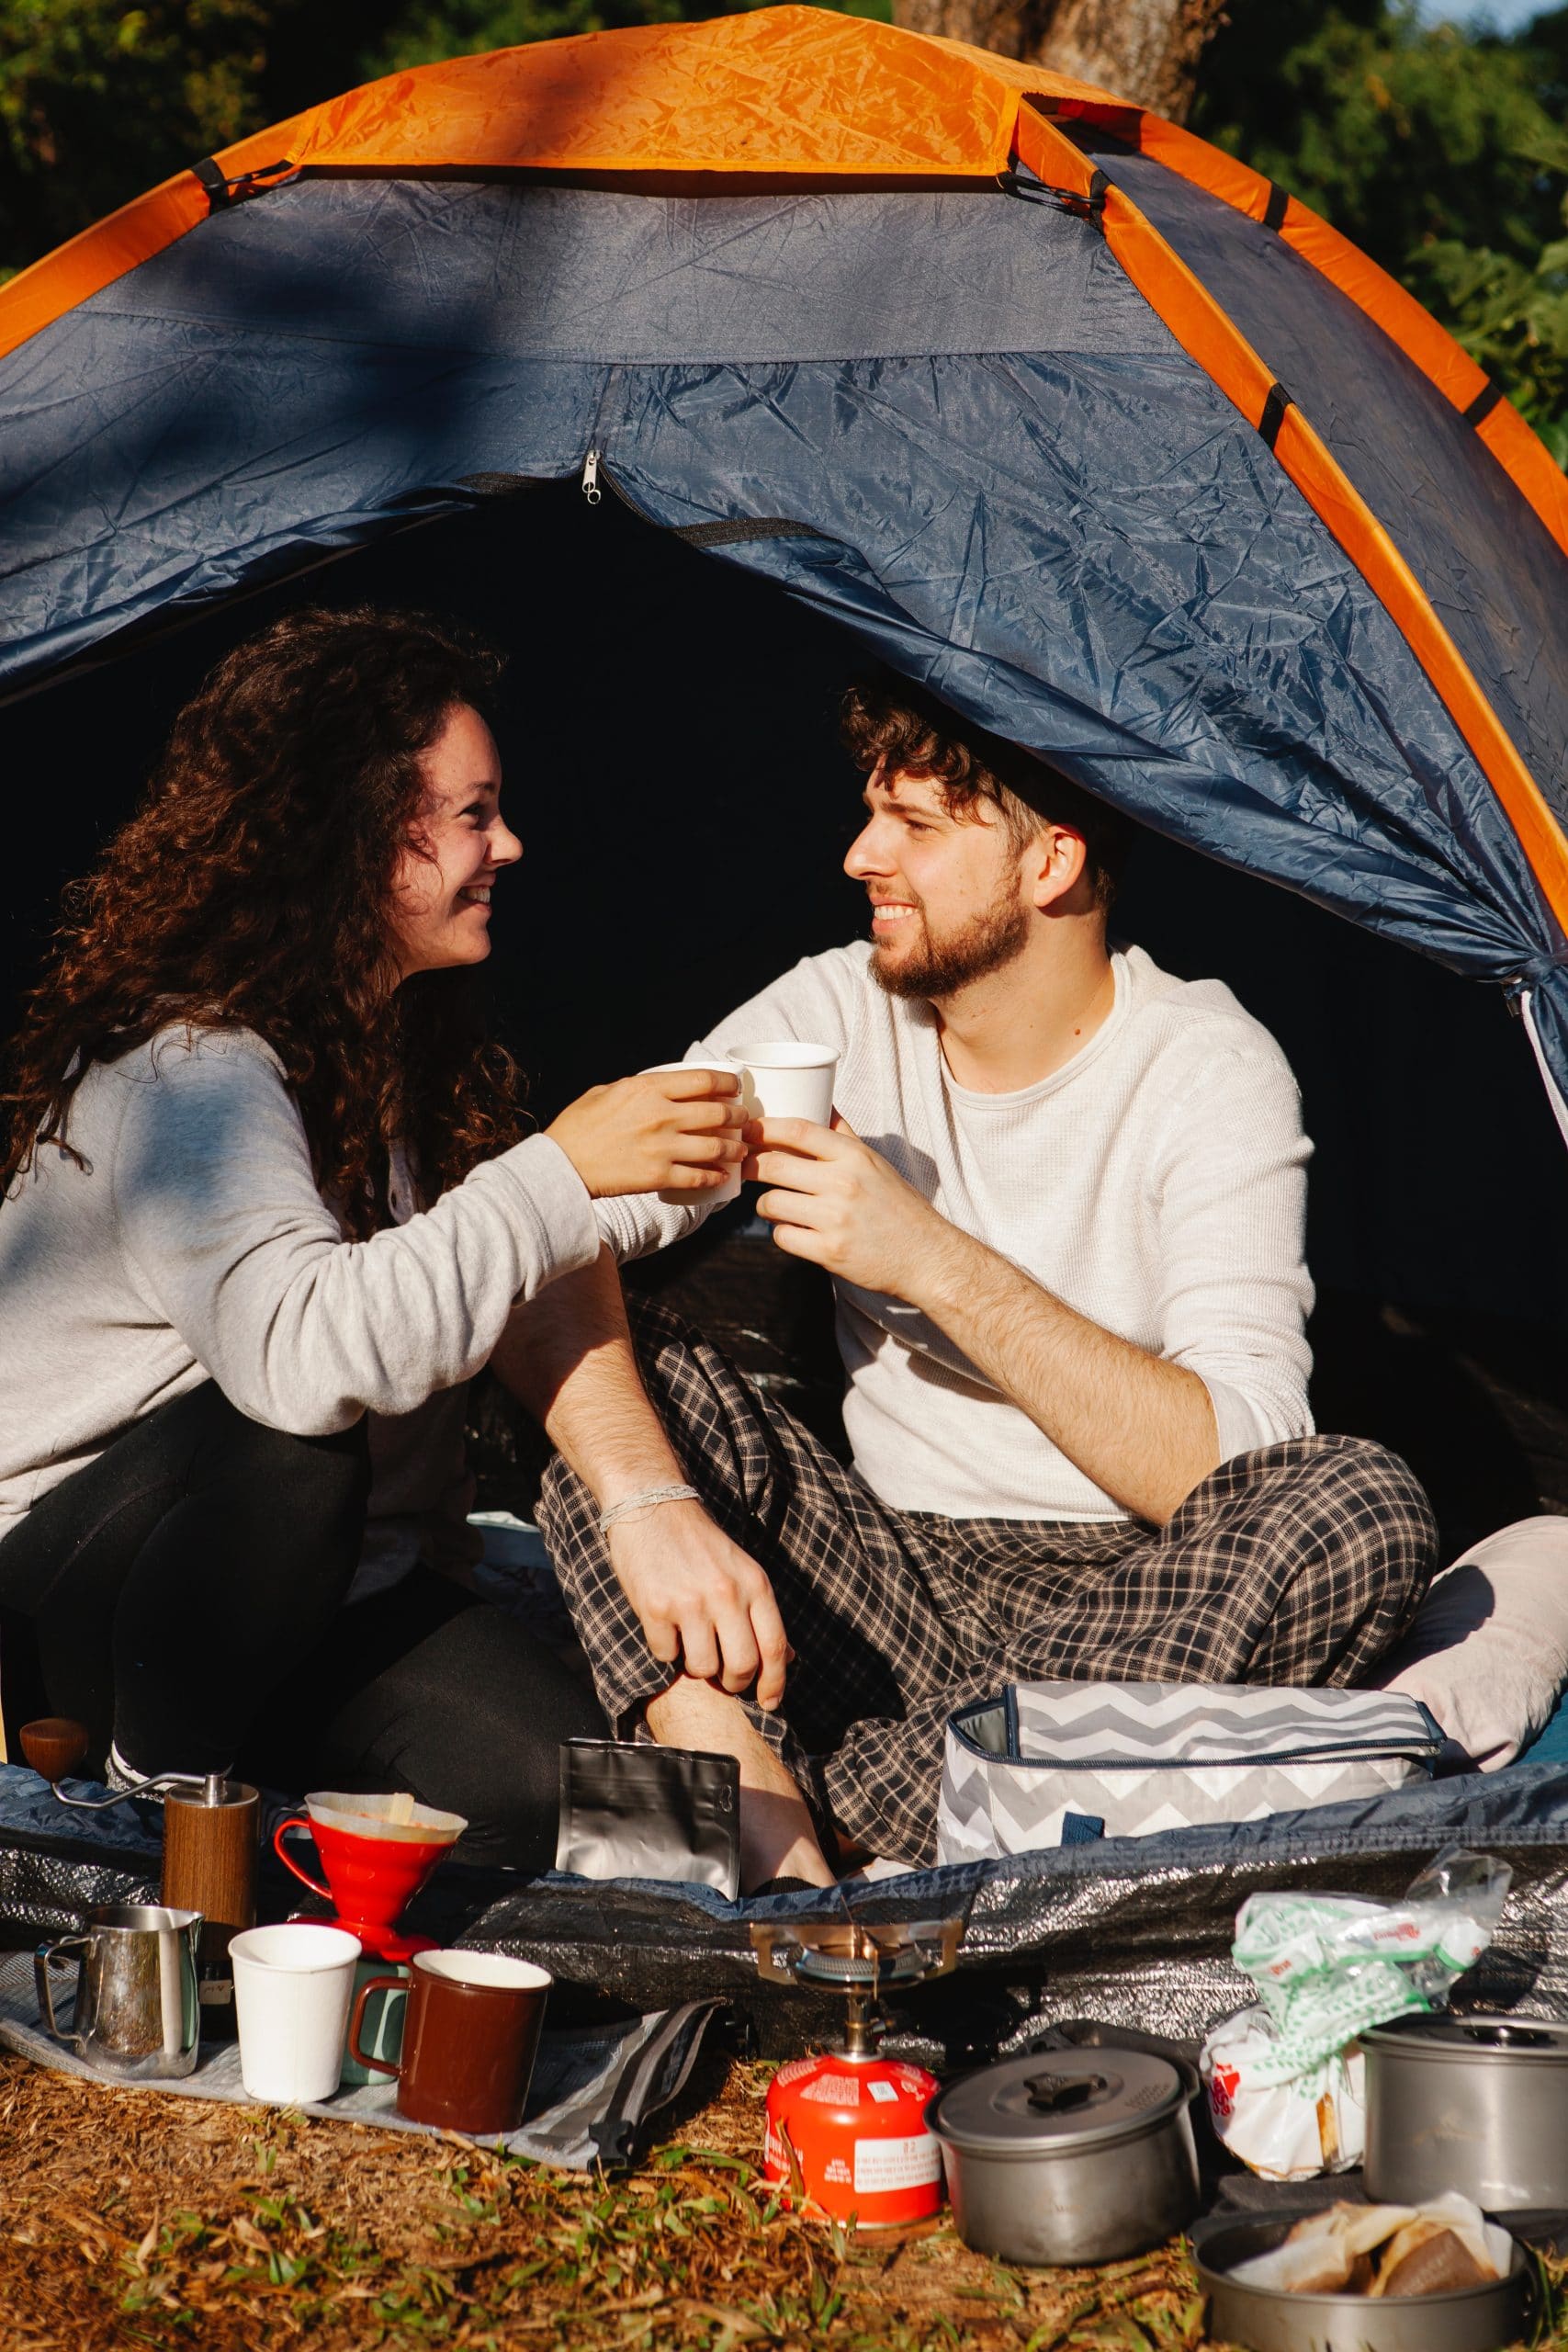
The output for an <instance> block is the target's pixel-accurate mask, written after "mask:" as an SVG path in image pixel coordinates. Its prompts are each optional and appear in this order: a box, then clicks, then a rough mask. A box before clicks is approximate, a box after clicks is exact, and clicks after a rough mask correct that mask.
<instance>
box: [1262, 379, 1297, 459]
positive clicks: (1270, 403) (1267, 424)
mask: <svg viewBox="0 0 1568 2352" xmlns="http://www.w3.org/2000/svg"><path fill="white" fill-rule="evenodd" d="M1293 406H1294V402H1293V401H1292V399H1291V395H1290V394H1289V392H1288V391H1287V390H1285V387H1284V386H1283V384H1270V385H1269V397H1268V399H1267V400H1266V401H1264V403H1263V413H1262V415H1261V416H1260V417H1259V418H1258V431H1259V433H1261V434H1262V435H1263V438H1264V440H1265V441H1267V443H1268V444H1269V447H1270V449H1271V448H1272V447H1274V444H1275V442H1276V441H1277V440H1278V439H1279V438H1280V425H1281V424H1283V423H1284V422H1285V411H1286V410H1287V409H1288V408H1291V407H1293Z"/></svg>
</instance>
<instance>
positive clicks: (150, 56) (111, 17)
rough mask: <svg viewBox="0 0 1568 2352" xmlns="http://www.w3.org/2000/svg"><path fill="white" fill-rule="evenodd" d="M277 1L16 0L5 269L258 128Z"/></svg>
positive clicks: (3, 167)
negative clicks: (124, 0) (125, 1)
mask: <svg viewBox="0 0 1568 2352" xmlns="http://www.w3.org/2000/svg"><path fill="white" fill-rule="evenodd" d="M275 15H276V6H275V5H274V0H150V5H148V6H145V7H140V8H128V7H125V6H116V5H115V4H114V0H5V5H4V6H0V241H3V242H0V266H4V267H3V268H0V274H6V272H8V270H12V269H16V268H17V267H19V266H21V265H22V264H23V263H24V262H28V261H31V260H33V259H34V258H35V257H36V256H37V255H38V254H40V253H46V252H48V251H49V249H50V248H51V246H53V245H55V244H58V243H60V242H61V241H62V239H63V238H66V237H69V236H72V235H73V234H74V233H75V232H76V231H77V230H78V229H83V228H85V227H86V226H87V225H88V223H89V222H90V221H92V220H96V219H97V218H98V217H99V215H100V214H102V213H104V212H107V211H111V210H112V209H114V207H115V206H116V205H118V204H123V203H124V202H125V201H126V200H127V198H130V197H132V196H135V195H136V194H137V193H138V192H139V191H140V190H141V188H144V187H149V186H151V185H152V184H153V183H155V182H156V181H158V180H161V179H164V178H166V177H167V176H168V175H169V174H170V173H171V172H176V171H179V170H181V169H182V168H183V167H184V166H185V165H186V164H191V163H194V162H195V161H196V160H197V158H198V157H200V156H203V155H209V154H210V153H212V151H213V149H214V148H215V147H219V146H222V145H224V144H225V143H226V142H227V141H230V140H232V139H236V138H238V137H239V136H240V135H241V134H242V133H243V131H245V130H251V129H252V128H259V126H260V123H261V122H262V121H264V120H265V116H263V115H261V114H259V113H258V107H259V89H260V83H261V76H262V72H263V68H264V66H265V54H266V31H267V27H268V23H269V20H270V19H271V18H272V17H273V16H275Z"/></svg>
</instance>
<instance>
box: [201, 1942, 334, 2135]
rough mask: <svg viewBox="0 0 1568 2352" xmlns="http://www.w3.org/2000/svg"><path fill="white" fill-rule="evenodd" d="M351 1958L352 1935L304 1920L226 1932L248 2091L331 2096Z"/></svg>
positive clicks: (304, 2098)
mask: <svg viewBox="0 0 1568 2352" xmlns="http://www.w3.org/2000/svg"><path fill="white" fill-rule="evenodd" d="M359 1957H360V1947H359V1938H358V1937H357V1936H351V1935H350V1934H349V1933H348V1931H347V1929H346V1928H329V1927H325V1926H321V1927H317V1926H315V1925H313V1924H312V1923H311V1922H310V1921H308V1920H297V1921H293V1922H291V1923H290V1924H289V1925H288V1926H287V1927H281V1928H246V1929H245V1931H244V1933H243V1935H239V1936H236V1937H235V1938H234V1939H233V1941H232V1943H231V1945H230V1946H229V1958H230V1960H231V1962H232V1963H233V1969H234V2007H235V2010H236V2012H237V2015H238V2018H239V2026H240V2078H241V2080H242V2082H243V2084H244V2086H245V2088H246V2090H247V2091H248V2092H249V2093H250V2095H251V2097H252V2098H258V2099H265V2101H266V2102H267V2103H268V2105H270V2106H275V2107H302V2106H304V2105H306V2104H307V2103H308V2102H309V2101H310V2100H312V2099H319V2098H331V2097H332V2095H333V2091H335V2090H336V2088H337V2086H338V2075H339V2074H340V2072H341V2071H342V2067H343V2051H344V2037H345V2036H346V2034H347V2031H348V2007H349V2002H350V2000H351V1999H352V1997H353V1994H354V1972H355V1965H356V1964H357V1962H358V1960H359Z"/></svg>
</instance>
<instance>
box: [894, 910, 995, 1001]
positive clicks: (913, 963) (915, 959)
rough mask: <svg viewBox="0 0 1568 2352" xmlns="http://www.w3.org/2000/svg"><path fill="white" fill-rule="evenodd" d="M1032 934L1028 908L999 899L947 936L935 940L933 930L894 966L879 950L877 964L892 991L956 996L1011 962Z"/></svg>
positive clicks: (917, 994) (927, 995) (900, 993)
mask: <svg viewBox="0 0 1568 2352" xmlns="http://www.w3.org/2000/svg"><path fill="white" fill-rule="evenodd" d="M921 921H922V922H923V921H924V915H923V912H922V915H921ZM1028 937H1029V910H1028V908H1027V907H1024V906H1021V904H1020V902H1019V901H1018V899H1006V900H1004V899H994V900H993V901H992V903H991V905H990V906H988V907H986V908H984V909H983V910H981V912H980V913H979V914H977V915H971V916H970V918H969V920H968V922H965V923H961V924H960V925H959V927H958V929H957V930H956V931H954V932H951V933H949V934H948V936H947V937H946V938H945V939H941V940H933V939H932V938H931V934H930V933H929V932H928V933H926V937H925V940H924V944H922V945H921V946H919V947H917V948H915V949H914V950H913V951H912V952H911V953H910V954H909V955H907V956H902V957H900V959H899V961H898V963H897V966H895V967H891V968H890V967H888V966H887V965H886V963H885V962H884V961H883V958H882V956H881V955H880V953H878V954H876V955H874V956H873V957H872V959H871V968H872V972H873V975H874V978H875V979H876V980H877V982H878V983H879V985H880V986H881V987H883V988H884V989H886V991H887V993H888V995H889V996H926V997H943V996H953V995H955V994H956V992H957V991H958V989H962V988H966V987H967V986H968V984H969V982H970V981H971V980H983V979H985V978H987V975H988V974H990V973H992V972H999V971H1000V970H1001V969H1002V967H1003V966H1004V965H1006V964H1010V963H1011V962H1012V960H1013V958H1014V956H1019V955H1021V954H1022V952H1023V948H1024V944H1025V943H1026V942H1027V940H1028Z"/></svg>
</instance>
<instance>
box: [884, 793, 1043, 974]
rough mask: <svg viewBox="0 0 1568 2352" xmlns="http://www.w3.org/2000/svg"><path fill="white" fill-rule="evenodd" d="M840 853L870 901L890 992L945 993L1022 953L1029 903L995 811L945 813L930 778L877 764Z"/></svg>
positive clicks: (978, 808)
mask: <svg viewBox="0 0 1568 2352" xmlns="http://www.w3.org/2000/svg"><path fill="white" fill-rule="evenodd" d="M864 800H865V807H866V821H865V824H864V826H863V828H862V830H861V831H860V833H859V834H858V835H857V836H856V838H855V840H854V842H852V844H851V847H850V853H849V855H848V856H847V857H846V858H845V860H844V871H845V873H846V874H847V875H849V876H850V877H851V879H852V881H855V882H863V883H864V885H865V888H866V892H867V895H868V896H869V898H870V899H871V935H872V938H873V941H874V954H873V956H872V971H873V973H874V976H875V978H877V979H878V980H879V981H880V982H881V983H882V986H883V987H884V988H885V989H887V990H888V991H889V993H890V994H891V995H894V996H923V997H943V996H951V995H952V994H953V991H954V990H955V989H960V988H963V987H964V985H965V984H966V982H968V981H970V980H975V979H979V978H983V977H984V976H985V975H986V974H987V972H995V971H999V970H1000V969H1001V967H1003V966H1004V965H1005V964H1010V963H1011V962H1012V960H1013V958H1014V957H1015V956H1018V955H1020V954H1021V952H1022V949H1023V947H1024V944H1025V943H1026V941H1027V939H1028V937H1029V927H1030V922H1031V917H1032V907H1031V903H1030V900H1029V899H1028V897H1027V895H1026V893H1025V889H1024V885H1023V875H1022V865H1023V861H1022V859H1021V856H1020V854H1019V853H1018V851H1017V850H1016V849H1015V848H1014V847H1013V845H1012V844H1011V842H1010V840H1009V836H1008V828H1007V826H1006V824H1005V823H1004V821H1003V820H1002V817H1001V814H1000V811H999V810H998V809H996V808H995V807H993V806H992V805H991V804H989V803H987V802H985V801H979V802H976V804H974V805H973V806H972V807H971V808H968V809H964V811H963V812H962V814H960V815H958V816H951V815H950V814H949V813H948V809H947V804H946V800H945V797H944V796H943V793H942V786H940V785H939V784H936V783H934V782H933V781H932V779H931V777H929V776H919V775H909V774H908V773H907V772H905V771H902V770H899V771H896V772H894V773H893V774H891V775H889V774H888V773H886V770H885V769H884V768H883V767H881V766H878V767H876V768H874V770H873V772H872V775H871V779H870V782H869V783H868V784H867V786H866V788H865V793H864Z"/></svg>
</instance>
